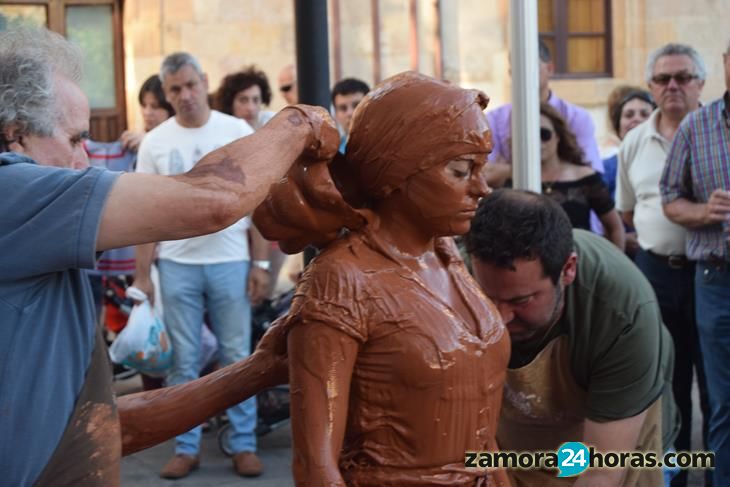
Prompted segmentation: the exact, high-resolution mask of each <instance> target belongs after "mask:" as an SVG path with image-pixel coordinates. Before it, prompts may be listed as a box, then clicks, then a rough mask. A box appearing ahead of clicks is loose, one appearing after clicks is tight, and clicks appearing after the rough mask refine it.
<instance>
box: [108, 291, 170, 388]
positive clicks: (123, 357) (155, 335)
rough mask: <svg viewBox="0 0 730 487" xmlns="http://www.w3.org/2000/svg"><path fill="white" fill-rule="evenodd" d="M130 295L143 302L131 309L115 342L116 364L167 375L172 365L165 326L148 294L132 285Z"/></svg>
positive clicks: (111, 352) (161, 375) (112, 351)
mask: <svg viewBox="0 0 730 487" xmlns="http://www.w3.org/2000/svg"><path fill="white" fill-rule="evenodd" d="M127 296H128V297H130V298H132V299H135V300H139V301H141V303H140V304H136V305H135V306H134V308H132V312H131V313H130V315H129V320H128V321H127V326H125V327H124V329H123V330H122V331H121V332H120V333H119V335H117V337H116V339H115V340H114V342H113V343H112V346H111V347H110V348H109V355H110V356H111V359H112V361H113V362H115V363H118V364H122V365H126V366H127V367H130V368H133V369H136V370H139V371H140V372H142V373H144V374H147V375H151V376H157V377H164V376H165V375H167V371H168V369H169V368H170V366H171V365H172V346H171V345H170V338H169V337H168V335H167V330H165V325H164V324H163V323H162V320H161V319H160V318H159V317H158V316H157V315H156V314H155V313H154V312H153V311H152V306H150V302H149V300H148V299H147V295H146V294H145V293H143V292H142V291H140V290H139V289H137V288H135V287H130V288H129V289H127Z"/></svg>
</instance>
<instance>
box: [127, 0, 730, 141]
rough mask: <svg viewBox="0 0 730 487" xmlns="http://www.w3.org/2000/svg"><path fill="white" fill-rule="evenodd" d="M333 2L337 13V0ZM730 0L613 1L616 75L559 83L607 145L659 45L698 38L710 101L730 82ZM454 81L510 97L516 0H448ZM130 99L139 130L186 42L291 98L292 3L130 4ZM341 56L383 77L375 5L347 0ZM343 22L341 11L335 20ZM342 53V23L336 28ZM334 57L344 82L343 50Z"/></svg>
mask: <svg viewBox="0 0 730 487" xmlns="http://www.w3.org/2000/svg"><path fill="white" fill-rule="evenodd" d="M329 1H330V12H331V11H332V9H331V6H332V2H333V1H335V0H329ZM727 1H728V0H695V1H692V2H687V1H686V0H612V4H611V8H612V23H613V61H614V73H613V77H611V78H598V79H587V80H554V81H553V82H552V87H553V89H554V91H555V92H556V93H557V94H558V95H559V96H561V97H564V98H566V99H568V100H570V101H573V102H575V103H578V104H580V105H582V106H585V107H586V108H588V109H589V111H590V112H591V114H592V115H593V117H594V121H595V122H596V126H597V129H598V137H599V141H600V142H601V144H602V145H603V146H610V145H611V144H612V140H611V137H610V136H609V134H608V130H607V120H606V112H605V110H606V108H605V100H606V98H607V96H608V93H609V92H610V91H611V89H613V88H614V87H615V86H616V85H618V84H621V83H626V82H629V83H634V84H639V85H642V86H644V85H645V81H644V64H645V61H646V57H647V55H648V53H649V52H650V51H651V50H653V49H655V48H657V47H659V46H661V45H662V44H664V43H666V42H670V41H674V42H683V43H688V44H691V45H693V46H695V47H696V48H697V49H698V50H699V51H700V53H701V54H702V55H703V56H704V58H705V60H706V62H707V64H708V71H709V76H708V81H707V84H706V87H705V91H704V96H703V98H704V99H705V100H707V101H709V100H711V99H713V98H716V97H718V96H720V95H721V94H722V92H723V90H724V78H723V69H722V63H721V61H722V60H721V54H722V52H723V51H724V49H725V48H726V47H727V42H728V40H730V29H728V28H727V27H726V26H727V25H730V9H728V8H727ZM416 4H417V11H418V26H419V29H418V36H417V38H418V55H417V61H418V68H419V70H420V71H422V72H424V73H426V74H433V73H434V72H435V67H434V57H435V56H434V39H435V35H436V34H435V33H436V30H437V26H436V15H435V7H434V5H435V3H434V0H417V2H416ZM408 5H409V3H408V0H379V3H378V6H379V14H380V24H379V29H380V51H381V63H380V70H381V77H382V78H385V77H387V76H390V75H392V74H395V73H397V72H399V71H403V70H406V69H410V68H411V66H412V60H411V45H410V34H409V17H408V15H409V6H408ZM440 5H441V6H440V9H441V39H442V66H443V75H444V78H446V79H449V80H451V81H453V82H454V83H459V84H461V85H463V86H467V87H476V88H480V89H482V90H484V91H485V92H486V93H487V94H488V95H489V96H490V98H491V100H492V101H491V103H490V107H491V108H494V107H496V106H499V105H500V104H502V103H505V102H507V101H509V99H510V77H509V46H508V42H509V32H508V30H509V24H508V9H509V0H441V2H440ZM124 10H125V11H124V36H125V54H126V77H127V82H126V85H127V100H128V114H129V117H130V125H131V126H132V127H139V126H140V125H141V124H140V119H139V114H138V112H139V110H138V109H137V104H136V99H137V97H136V90H137V88H138V87H139V85H140V84H141V82H142V81H143V80H144V79H145V78H146V77H147V76H149V75H150V74H152V73H154V72H156V71H157V70H158V68H159V64H160V61H161V60H162V58H163V57H164V56H165V55H167V54H169V53H171V52H174V51H176V50H186V51H189V52H191V53H192V54H194V55H196V56H197V57H198V58H199V59H200V61H201V63H202V65H203V68H204V69H205V70H206V72H207V73H208V75H209V80H210V87H211V91H212V90H213V89H215V88H216V87H217V86H218V84H219V82H220V79H221V78H222V77H223V76H224V75H225V74H226V73H228V72H231V71H234V70H236V69H238V68H240V67H241V66H243V65H244V64H248V63H256V64H257V65H258V66H259V67H260V68H262V69H263V70H264V71H265V72H266V73H267V74H268V75H269V78H270V81H271V82H272V88H273V90H274V99H273V101H272V108H273V109H278V108H280V107H281V106H282V105H283V100H282V99H281V97H280V95H279V93H278V92H277V89H276V76H277V74H278V72H279V69H280V68H281V67H282V66H284V65H285V64H288V63H290V62H294V60H295V46H294V13H293V1H292V0H126V1H125V2H124ZM339 14H340V47H341V52H342V56H341V59H340V60H339V63H340V67H341V72H342V74H343V76H354V77H358V78H361V79H363V80H364V81H366V82H367V83H369V84H373V82H374V60H373V55H374V47H373V24H372V19H373V16H372V6H371V2H369V1H357V2H356V1H350V0H339ZM330 22H331V18H330ZM330 41H331V46H330V55H331V56H333V52H334V50H333V48H332V47H333V46H332V42H333V28H332V25H330ZM331 59H332V61H331V63H330V69H331V73H333V74H332V75H331V77H330V78H331V80H332V83H334V82H335V81H336V80H335V79H334V63H335V60H334V57H331Z"/></svg>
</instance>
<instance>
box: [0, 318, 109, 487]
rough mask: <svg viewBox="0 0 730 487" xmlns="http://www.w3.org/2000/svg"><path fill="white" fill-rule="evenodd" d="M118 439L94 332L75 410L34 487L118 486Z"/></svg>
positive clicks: (102, 349)
mask: <svg viewBox="0 0 730 487" xmlns="http://www.w3.org/2000/svg"><path fill="white" fill-rule="evenodd" d="M120 436H121V435H120V431H119V417H118V416H117V409H116V407H115V405H114V395H113V393H112V386H111V364H110V362H109V359H108V357H107V349H106V344H105V343H104V341H103V339H102V338H101V333H98V332H97V336H96V344H95V346H94V352H93V353H92V356H91V362H90V363H89V369H88V371H87V373H86V381H85V382H84V385H83V387H82V389H81V392H80V393H79V398H78V400H77V404H76V407H75V408H74V411H73V413H72V415H71V418H70V420H69V423H68V426H66V430H65V431H64V433H63V435H62V436H61V440H60V441H59V443H58V446H57V447H56V450H55V451H54V452H53V455H51V458H50V460H49V461H48V463H47V464H46V466H45V468H44V469H43V472H41V475H40V476H39V478H38V480H37V481H36V483H35V486H36V487H46V486H54V487H76V486H83V487H114V486H118V485H119V481H120V459H121V442H120V441H119V439H120ZM1 483H2V481H1V480H0V484H1Z"/></svg>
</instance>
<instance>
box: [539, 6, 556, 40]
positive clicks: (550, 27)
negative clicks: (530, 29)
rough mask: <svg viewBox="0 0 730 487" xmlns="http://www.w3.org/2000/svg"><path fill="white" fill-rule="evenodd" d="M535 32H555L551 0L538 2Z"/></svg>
mask: <svg viewBox="0 0 730 487" xmlns="http://www.w3.org/2000/svg"><path fill="white" fill-rule="evenodd" d="M537 30H538V31H540V32H553V31H554V30H555V19H554V18H553V0H538V2H537Z"/></svg>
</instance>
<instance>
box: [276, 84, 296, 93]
mask: <svg viewBox="0 0 730 487" xmlns="http://www.w3.org/2000/svg"><path fill="white" fill-rule="evenodd" d="M293 87H294V85H293V84H291V85H284V86H280V87H279V90H280V91H282V92H284V93H289V91H291V89H292V88H293Z"/></svg>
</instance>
